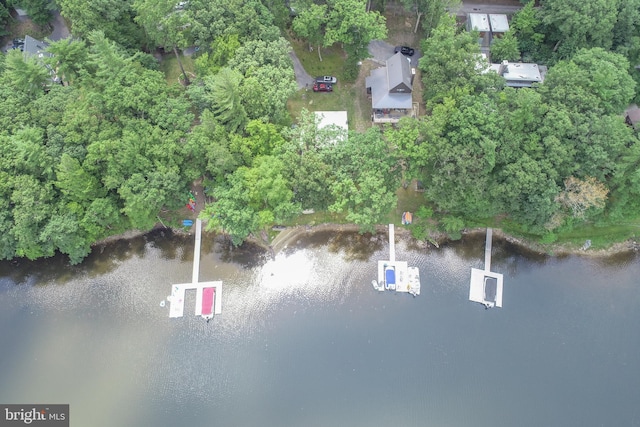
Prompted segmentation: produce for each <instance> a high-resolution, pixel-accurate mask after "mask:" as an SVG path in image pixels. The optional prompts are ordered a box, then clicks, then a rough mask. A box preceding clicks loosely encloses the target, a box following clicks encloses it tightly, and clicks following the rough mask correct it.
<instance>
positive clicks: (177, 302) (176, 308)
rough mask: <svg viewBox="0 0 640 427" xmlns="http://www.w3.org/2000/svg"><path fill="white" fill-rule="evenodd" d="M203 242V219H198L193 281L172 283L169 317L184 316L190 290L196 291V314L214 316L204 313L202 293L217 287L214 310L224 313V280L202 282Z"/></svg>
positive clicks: (207, 317) (214, 311)
mask: <svg viewBox="0 0 640 427" xmlns="http://www.w3.org/2000/svg"><path fill="white" fill-rule="evenodd" d="M201 243H202V221H201V220H200V219H197V220H196V243H195V247H194V249H193V272H192V275H191V283H179V284H176V285H171V295H169V296H168V297H167V300H168V301H169V317H182V316H183V315H184V298H185V294H186V292H187V291H188V290H192V289H195V291H196V307H195V310H194V314H195V315H196V316H202V317H204V318H205V319H209V318H211V317H213V316H212V315H203V314H202V294H203V289H205V288H215V299H214V310H213V314H220V313H222V282H221V281H215V282H200V281H199V275H200V246H201Z"/></svg>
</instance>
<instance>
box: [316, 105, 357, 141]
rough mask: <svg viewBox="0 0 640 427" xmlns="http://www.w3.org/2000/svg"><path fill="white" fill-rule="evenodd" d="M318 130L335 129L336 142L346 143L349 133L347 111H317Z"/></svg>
mask: <svg viewBox="0 0 640 427" xmlns="http://www.w3.org/2000/svg"><path fill="white" fill-rule="evenodd" d="M315 115H316V120H317V123H318V129H324V128H329V129H331V128H333V129H335V130H336V132H337V133H338V135H336V141H344V140H345V139H346V138H347V133H348V132H349V123H348V121H347V112H346V111H316V112H315Z"/></svg>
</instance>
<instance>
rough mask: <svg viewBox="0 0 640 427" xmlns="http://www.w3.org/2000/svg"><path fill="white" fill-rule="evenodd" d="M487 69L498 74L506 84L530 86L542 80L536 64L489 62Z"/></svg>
mask: <svg viewBox="0 0 640 427" xmlns="http://www.w3.org/2000/svg"><path fill="white" fill-rule="evenodd" d="M489 69H490V70H493V71H495V72H496V73H498V74H500V75H501V76H502V77H504V79H505V80H506V81H507V86H511V87H530V86H531V85H532V84H533V83H542V81H543V80H544V79H543V78H542V74H541V73H540V67H538V64H531V63H525V62H507V61H503V62H502V63H501V64H491V65H489Z"/></svg>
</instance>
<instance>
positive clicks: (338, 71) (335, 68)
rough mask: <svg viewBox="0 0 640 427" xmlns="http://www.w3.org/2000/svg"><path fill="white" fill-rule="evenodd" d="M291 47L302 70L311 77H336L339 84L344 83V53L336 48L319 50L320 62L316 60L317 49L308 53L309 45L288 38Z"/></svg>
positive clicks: (318, 59)
mask: <svg viewBox="0 0 640 427" xmlns="http://www.w3.org/2000/svg"><path fill="white" fill-rule="evenodd" d="M289 41H290V42H291V46H292V47H293V50H294V52H295V53H296V56H297V57H298V59H300V63H301V64H302V66H303V67H304V69H305V70H306V71H307V73H309V74H310V75H311V77H316V76H336V77H337V78H338V81H339V82H340V83H344V82H345V81H344V61H345V55H344V51H343V50H342V49H340V48H339V47H338V46H331V47H328V48H321V50H320V52H321V54H322V61H320V58H318V51H317V47H314V49H313V52H311V51H309V45H308V44H307V43H305V42H302V41H299V40H296V39H292V38H289Z"/></svg>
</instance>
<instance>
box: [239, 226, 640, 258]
mask: <svg viewBox="0 0 640 427" xmlns="http://www.w3.org/2000/svg"><path fill="white" fill-rule="evenodd" d="M322 231H336V232H342V231H350V232H358V231H359V227H358V226H357V225H355V224H334V223H324V224H318V225H314V226H304V225H298V226H294V227H285V228H284V229H283V230H282V231H280V233H279V234H278V235H277V236H276V237H275V238H274V239H273V240H272V241H271V244H266V243H265V242H264V241H261V240H259V239H255V238H248V239H247V240H246V241H247V242H249V243H252V244H255V245H257V246H260V247H261V248H263V249H265V250H267V251H270V252H271V253H272V255H275V254H277V253H278V252H279V251H281V250H283V249H285V248H286V247H287V246H288V245H289V244H290V243H291V242H293V241H295V240H297V239H299V238H300V237H302V236H304V235H308V234H313V233H316V232H322ZM376 233H387V226H386V225H376ZM485 233H486V228H472V229H465V230H463V231H462V236H463V237H464V236H475V235H479V234H481V235H483V236H484V235H485ZM395 235H396V236H400V237H401V238H403V239H406V238H408V239H411V240H413V241H414V242H416V243H418V244H420V245H423V246H425V247H429V246H433V247H435V248H436V249H438V248H439V247H440V245H442V244H446V243H448V242H453V241H454V240H452V239H450V238H449V237H448V236H447V235H446V233H431V234H430V235H429V239H428V240H418V239H415V238H414V237H413V236H412V235H411V231H410V230H408V229H406V228H404V227H402V226H398V225H396V228H395ZM493 236H494V238H498V239H501V240H504V241H506V242H508V243H510V244H513V245H515V246H518V247H520V248H522V249H525V250H528V251H531V252H534V253H537V254H539V255H547V256H552V257H563V256H568V255H575V256H586V257H593V258H606V257H610V256H615V255H619V254H626V253H629V252H638V251H640V244H638V242H636V241H632V240H625V241H622V242H617V243H613V244H612V245H611V246H609V247H608V248H606V249H586V250H583V249H581V248H579V247H570V246H568V245H561V244H550V245H543V244H540V243H536V242H532V241H529V240H526V239H523V238H519V237H516V236H513V235H511V234H508V233H505V232H504V231H503V230H502V229H499V228H493Z"/></svg>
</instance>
